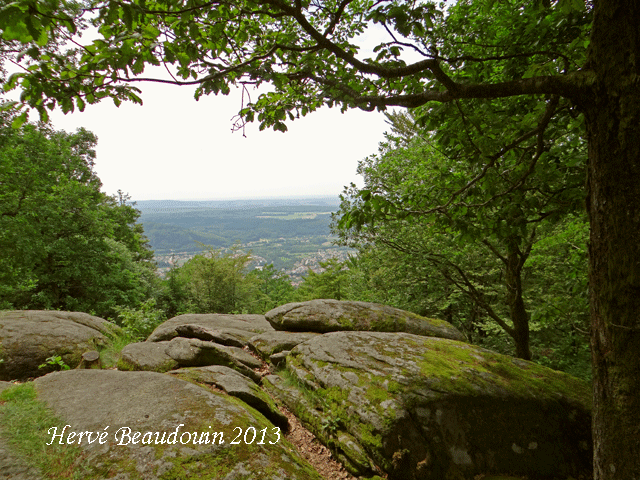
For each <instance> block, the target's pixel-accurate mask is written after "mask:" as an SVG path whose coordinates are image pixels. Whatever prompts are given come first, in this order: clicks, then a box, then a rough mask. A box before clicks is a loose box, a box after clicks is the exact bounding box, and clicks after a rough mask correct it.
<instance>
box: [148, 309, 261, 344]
mask: <svg viewBox="0 0 640 480" xmlns="http://www.w3.org/2000/svg"><path fill="white" fill-rule="evenodd" d="M272 330H273V327H272V326H271V324H269V322H267V321H266V320H265V318H264V316H263V315H223V314H217V313H216V314H186V315H178V316H177V317H173V318H171V319H169V320H167V321H166V322H164V323H163V324H162V325H159V326H158V327H157V328H156V329H155V330H154V331H153V332H152V333H151V335H149V338H148V339H147V341H149V342H159V341H162V340H171V339H172V338H174V337H177V336H183V337H190V338H199V339H201V340H213V341H215V342H216V343H219V344H222V345H229V346H235V347H244V346H245V345H247V343H248V341H249V339H250V338H251V337H253V336H255V335H257V334H259V333H263V332H268V331H272ZM207 336H209V337H210V338H207Z"/></svg>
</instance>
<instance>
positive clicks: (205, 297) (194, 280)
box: [172, 248, 259, 313]
mask: <svg viewBox="0 0 640 480" xmlns="http://www.w3.org/2000/svg"><path fill="white" fill-rule="evenodd" d="M249 260H250V255H249V254H246V253H240V252H237V251H234V252H231V253H230V254H224V253H223V252H222V251H221V250H214V249H213V248H209V250H208V251H205V252H203V253H202V254H200V255H196V256H195V257H193V258H192V259H190V260H189V261H187V262H186V263H185V264H184V265H182V266H181V267H179V268H176V269H175V270H176V271H175V272H172V276H174V275H175V278H174V279H173V280H172V281H173V282H174V283H173V288H174V289H175V288H176V287H177V288H181V289H182V290H183V293H182V294H181V295H180V296H181V297H183V298H184V299H185V303H184V304H183V305H182V306H181V308H179V310H181V311H189V313H257V312H255V309H256V308H257V307H256V305H255V304H256V303H258V302H259V300H258V284H257V283H258V282H257V281H255V277H247V275H246V274H245V268H246V267H247V264H248V263H249Z"/></svg>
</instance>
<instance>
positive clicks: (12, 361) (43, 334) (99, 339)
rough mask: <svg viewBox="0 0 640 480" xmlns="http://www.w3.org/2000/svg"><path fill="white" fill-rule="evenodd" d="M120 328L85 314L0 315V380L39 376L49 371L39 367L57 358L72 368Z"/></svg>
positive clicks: (37, 312) (32, 312)
mask: <svg viewBox="0 0 640 480" xmlns="http://www.w3.org/2000/svg"><path fill="white" fill-rule="evenodd" d="M118 330H119V328H118V327H117V326H116V325H114V324H112V323H110V322H107V321H106V320H104V319H102V318H98V317H94V316H92V315H87V314H86V313H79V312H58V311H40V310H16V311H6V312H0V359H2V360H3V362H0V380H12V379H25V378H29V377H38V376H40V375H44V374H46V373H48V372H49V371H51V369H50V368H38V367H39V366H40V365H42V364H44V363H46V361H47V358H49V357H52V356H60V357H61V358H62V361H63V362H64V363H65V364H66V365H68V366H69V367H71V368H75V367H76V366H78V364H79V363H80V361H81V360H82V358H81V356H82V354H83V353H84V352H86V351H89V350H96V348H98V347H100V346H102V345H104V344H105V342H106V341H107V337H106V335H108V334H109V333H110V332H115V331H118Z"/></svg>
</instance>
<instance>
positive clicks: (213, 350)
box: [165, 337, 262, 381]
mask: <svg viewBox="0 0 640 480" xmlns="http://www.w3.org/2000/svg"><path fill="white" fill-rule="evenodd" d="M240 351H241V352H242V353H243V354H246V355H249V354H248V353H247V352H244V351H242V350H240ZM165 353H166V354H167V355H169V356H170V357H171V358H172V359H174V360H175V361H176V362H178V365H180V366H181V367H200V366H208V365H223V366H225V367H230V368H233V369H234V370H237V371H238V372H240V373H242V374H243V375H246V376H248V377H250V378H252V379H253V380H255V381H260V374H258V373H255V372H254V371H253V370H251V368H249V367H247V366H246V365H245V364H244V363H242V361H241V357H240V356H239V355H238V352H237V349H236V350H233V349H232V347H225V346H224V345H218V344H217V343H213V342H205V341H204V340H198V339H197V338H182V337H176V338H174V339H173V340H171V341H170V342H168V343H167V346H166V348H165ZM249 356H250V355H249ZM252 359H253V357H252ZM253 360H255V359H253ZM259 365H260V366H261V365H262V364H259Z"/></svg>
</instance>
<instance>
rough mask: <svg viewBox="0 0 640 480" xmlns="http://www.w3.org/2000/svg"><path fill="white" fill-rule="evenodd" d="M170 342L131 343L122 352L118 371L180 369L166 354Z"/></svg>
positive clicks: (165, 370)
mask: <svg viewBox="0 0 640 480" xmlns="http://www.w3.org/2000/svg"><path fill="white" fill-rule="evenodd" d="M168 344H169V342H138V343H130V344H129V345H127V346H125V347H124V348H123V349H122V351H121V352H120V361H119V362H118V369H120V370H146V371H151V372H160V373H163V372H167V371H169V370H173V369H174V368H178V367H179V366H180V365H179V363H178V362H177V361H176V360H174V359H173V358H171V357H170V356H169V355H167V353H166V349H167V345H168Z"/></svg>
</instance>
